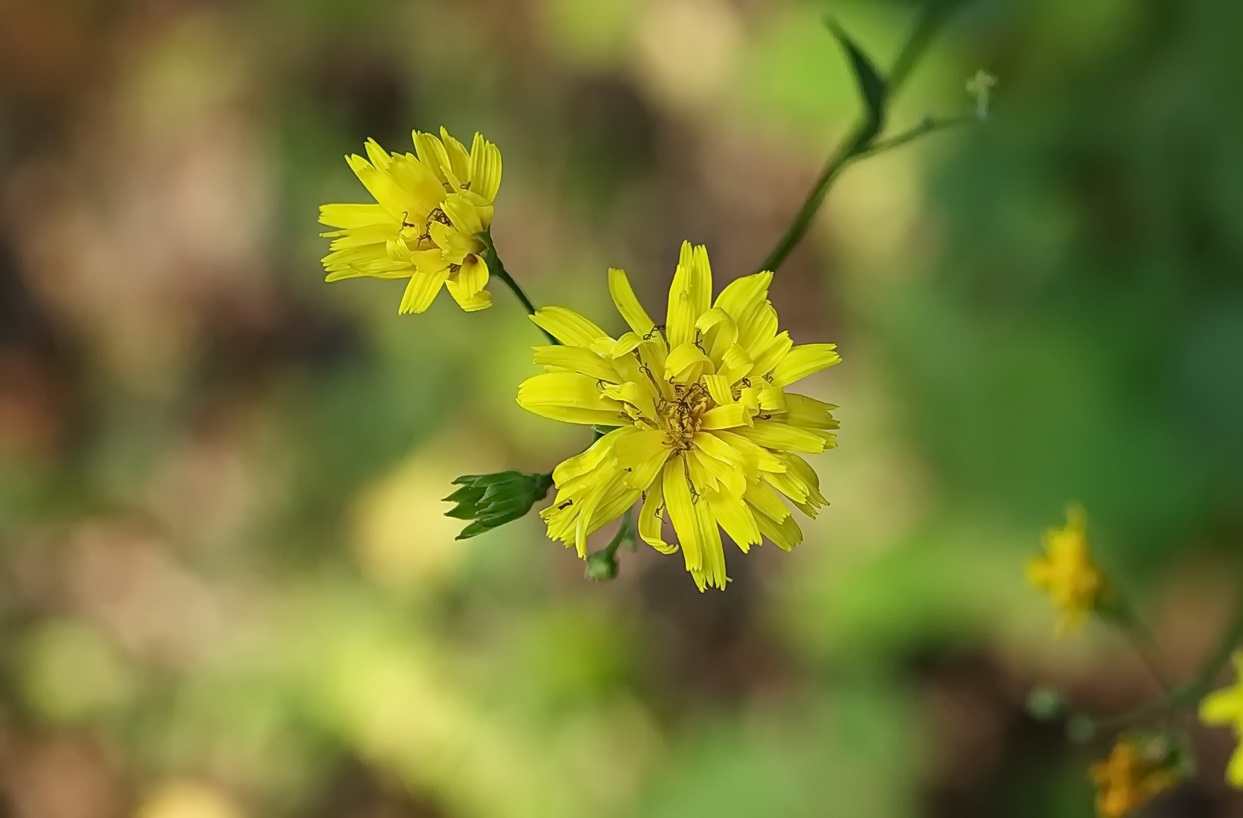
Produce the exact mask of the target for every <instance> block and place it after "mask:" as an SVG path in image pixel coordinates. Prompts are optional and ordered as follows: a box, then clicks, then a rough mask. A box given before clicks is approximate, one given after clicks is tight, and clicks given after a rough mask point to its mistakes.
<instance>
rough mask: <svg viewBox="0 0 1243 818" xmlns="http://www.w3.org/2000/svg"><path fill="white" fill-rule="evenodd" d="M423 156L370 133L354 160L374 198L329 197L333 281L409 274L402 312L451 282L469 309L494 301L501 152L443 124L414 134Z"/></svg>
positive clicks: (322, 214) (328, 266)
mask: <svg viewBox="0 0 1243 818" xmlns="http://www.w3.org/2000/svg"><path fill="white" fill-rule="evenodd" d="M413 138H414V149H415V153H388V152H386V151H385V150H384V149H383V148H381V147H380V145H379V143H377V142H376V141H375V140H374V139H368V140H367V144H366V148H367V158H366V159H364V158H363V157H361V156H358V155H357V154H355V155H353V156H347V157H345V161H346V162H348V163H349V166H350V168H351V169H352V170H353V171H354V173H355V175H357V176H358V179H359V181H360V182H362V183H363V185H364V186H365V187H366V188H367V192H369V193H370V194H371V195H372V197H373V198H374V199H375V202H374V203H370V204H327V205H323V206H322V207H320V211H319V220H320V223H322V224H326V225H328V226H329V227H334V228H337V229H335V230H329V231H328V232H326V233H322V234H321V235H322V236H323V237H324V238H330V239H332V243H331V244H330V245H329V248H328V250H329V252H328V255H327V256H325V257H324V260H323V263H324V269H325V270H327V271H328V276H327V278H326V280H327V281H339V280H341V279H344V278H364V277H370V278H407V279H409V283H408V284H407V285H406V292H405V294H404V295H403V296H402V298H401V307H400V309H399V311H400V312H402V313H420V312H423V311H425V310H426V309H427V308H428V307H430V306H431V304H432V301H433V300H434V299H435V298H436V295H437V294H438V293H439V292H440V288H441V286H442V285H443V286H444V287H446V288H447V289H448V290H449V295H451V296H453V299H454V300H455V301H457V303H458V305H459V306H460V307H461V308H462V309H464V310H466V311H468V312H471V311H474V310H482V309H484V308H486V307H489V306H491V304H492V296H491V294H489V293H488V291H487V290H485V289H484V288H485V287H486V286H487V284H488V265H487V263H486V262H485V261H484V259H483V252H484V249H485V245H484V242H483V241H482V240H481V239H480V238H479V237H478V235H477V234H479V233H482V232H485V231H487V230H488V229H489V228H490V227H491V225H492V208H493V205H492V203H493V201H494V200H495V199H496V193H497V190H499V189H500V186H501V152H500V150H498V149H497V147H496V145H493V144H492V143H491V142H488V141H487V140H485V139H484V138H483V136H482V135H480V134H475V139H474V142H473V143H472V144H471V149H470V151H469V152H467V150H466V146H465V145H463V144H462V143H461V142H459V141H457V140H456V139H454V138H453V137H452V136H450V135H449V132H448V131H446V130H445V129H444V128H441V129H440V136H439V137H436V136H433V135H432V134H429V133H421V132H419V131H415V132H414V134H413Z"/></svg>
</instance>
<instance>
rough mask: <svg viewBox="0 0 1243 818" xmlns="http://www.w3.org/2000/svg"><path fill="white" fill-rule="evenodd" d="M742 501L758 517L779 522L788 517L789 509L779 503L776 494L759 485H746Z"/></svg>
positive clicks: (767, 487) (779, 499) (768, 488)
mask: <svg viewBox="0 0 1243 818" xmlns="http://www.w3.org/2000/svg"><path fill="white" fill-rule="evenodd" d="M743 499H744V500H746V501H747V504H748V505H750V506H751V508H752V509H753V510H754V511H755V512H756V513H757V514H758V515H759V516H760V517H767V518H769V519H770V520H773V521H774V522H780V521H781V520H784V519H785V518H786V517H789V516H790V509H789V508H788V507H787V506H786V504H785V503H783V502H782V501H781V498H780V497H779V496H778V495H777V493H776V492H775V491H773V490H772V489H771V488H770V487H769V486H765V485H763V484H761V483H750V484H748V485H747V491H746V493H745V494H744V495H743Z"/></svg>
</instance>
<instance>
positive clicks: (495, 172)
mask: <svg viewBox="0 0 1243 818" xmlns="http://www.w3.org/2000/svg"><path fill="white" fill-rule="evenodd" d="M470 189H471V191H472V192H474V193H478V194H479V195H480V196H482V197H483V198H485V199H487V200H488V201H489V202H491V201H493V200H495V199H496V194H497V192H498V191H499V190H500V189H501V151H500V149H499V148H498V147H497V146H496V145H494V144H492V143H491V142H489V141H488V140H486V139H484V138H483V134H480V133H476V134H475V140H474V142H472V143H471V146H470Z"/></svg>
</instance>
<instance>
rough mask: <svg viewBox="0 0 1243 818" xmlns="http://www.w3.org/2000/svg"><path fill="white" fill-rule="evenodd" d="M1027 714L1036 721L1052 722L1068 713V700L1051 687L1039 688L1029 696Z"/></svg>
mask: <svg viewBox="0 0 1243 818" xmlns="http://www.w3.org/2000/svg"><path fill="white" fill-rule="evenodd" d="M1027 712H1028V713H1029V714H1031V717H1032V718H1033V719H1035V720H1036V721H1052V720H1053V719H1056V718H1060V717H1061V716H1062V715H1064V714H1065V713H1066V700H1065V699H1063V698H1062V694H1061V693H1058V692H1057V691H1056V690H1054V689H1053V688H1051V687H1037V688H1035V689H1034V690H1032V692H1031V693H1029V694H1028V696H1027Z"/></svg>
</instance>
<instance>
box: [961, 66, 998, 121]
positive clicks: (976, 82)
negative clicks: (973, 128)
mask: <svg viewBox="0 0 1243 818" xmlns="http://www.w3.org/2000/svg"><path fill="white" fill-rule="evenodd" d="M996 86H997V77H995V76H993V75H992V74H990V73H988V72H987V71H985V70H984V69H983V68H981V69H980V70H979V71H976V72H975V74H974V75H972V77H971V79H969V80H967V93H968V94H970V95H971V98H972V99H974V100H975V117H976V119H978V120H980V121H981V122H984V121H985V120H987V119H988V113H989V107H990V105H991V103H992V99H993V88H995V87H996Z"/></svg>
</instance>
